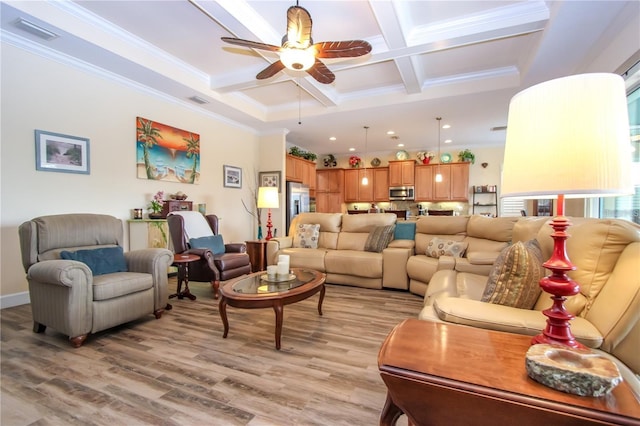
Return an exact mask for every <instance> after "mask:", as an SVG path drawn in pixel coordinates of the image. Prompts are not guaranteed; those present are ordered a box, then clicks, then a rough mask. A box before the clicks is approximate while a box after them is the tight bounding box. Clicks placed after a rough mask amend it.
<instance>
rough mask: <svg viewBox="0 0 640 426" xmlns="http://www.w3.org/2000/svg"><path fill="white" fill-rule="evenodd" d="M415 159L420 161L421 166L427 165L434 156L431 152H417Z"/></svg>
mask: <svg viewBox="0 0 640 426" xmlns="http://www.w3.org/2000/svg"><path fill="white" fill-rule="evenodd" d="M416 157H418V160H420V161H422V164H429V163H430V162H431V160H433V158H434V157H435V154H434V153H433V152H431V151H418V153H417V154H416Z"/></svg>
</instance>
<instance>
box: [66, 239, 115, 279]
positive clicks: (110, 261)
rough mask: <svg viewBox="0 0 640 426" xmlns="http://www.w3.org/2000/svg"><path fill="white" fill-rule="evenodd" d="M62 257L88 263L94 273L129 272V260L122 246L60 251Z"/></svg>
mask: <svg viewBox="0 0 640 426" xmlns="http://www.w3.org/2000/svg"><path fill="white" fill-rule="evenodd" d="M60 257H61V258H62V259H67V260H77V261H78V262H82V263H84V264H86V265H87V266H88V267H89V269H91V272H92V273H93V275H104V274H112V273H114V272H127V262H126V260H125V258H124V251H123V250H122V247H119V246H117V247H102V248H97V249H92V250H78V251H68V250H63V251H61V252H60Z"/></svg>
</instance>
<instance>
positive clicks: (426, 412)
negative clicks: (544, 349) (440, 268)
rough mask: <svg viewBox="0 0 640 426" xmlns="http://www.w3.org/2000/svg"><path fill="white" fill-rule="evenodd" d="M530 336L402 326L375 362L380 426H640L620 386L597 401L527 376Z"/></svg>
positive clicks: (639, 414) (637, 409)
mask: <svg viewBox="0 0 640 426" xmlns="http://www.w3.org/2000/svg"><path fill="white" fill-rule="evenodd" d="M530 345H531V336H523V335H518V334H511V333H503V332H498V331H491V330H484V329H480V328H474V327H466V326H461V325H455V324H441V323H433V322H429V321H420V320H417V319H408V320H405V321H404V322H402V323H400V324H399V325H398V326H396V328H395V329H394V330H393V331H392V332H391V333H390V334H389V336H387V338H386V340H385V342H384V343H383V345H382V348H381V349H380V353H379V355H378V367H379V369H380V375H381V376H382V379H383V380H384V382H385V384H386V385H387V390H388V392H387V401H386V403H385V406H384V408H383V411H382V414H381V416H380V424H381V425H393V424H395V423H396V421H397V419H398V417H400V415H402V414H403V413H404V414H406V415H407V417H408V419H409V424H414V425H447V426H454V425H470V424H472V425H474V426H477V425H480V426H482V425H492V426H493V425H507V424H517V425H518V426H528V425H536V426H539V425H554V426H558V425H575V426H577V425H595V424H598V425H602V424H618V425H640V402H639V401H638V399H636V396H634V394H633V393H632V390H631V388H630V387H629V385H628V384H627V383H626V382H622V383H621V384H620V385H618V386H617V387H616V388H615V389H613V391H612V392H611V393H610V394H609V395H606V396H603V397H584V396H577V395H572V394H568V393H564V392H560V391H557V390H554V389H551V388H549V387H546V386H544V385H542V384H540V383H538V382H536V381H534V380H532V379H531V378H529V376H527V372H526V369H525V353H526V352H527V350H528V349H529V347H530Z"/></svg>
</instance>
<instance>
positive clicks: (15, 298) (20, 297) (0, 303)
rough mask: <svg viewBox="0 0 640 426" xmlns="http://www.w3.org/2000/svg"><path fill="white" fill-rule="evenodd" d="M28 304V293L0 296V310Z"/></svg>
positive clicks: (29, 300)
mask: <svg viewBox="0 0 640 426" xmlns="http://www.w3.org/2000/svg"><path fill="white" fill-rule="evenodd" d="M29 303H31V299H29V292H28V291H23V292H22V293H14V294H7V295H5V296H0V309H5V308H12V307H14V306H20V305H28V304H29Z"/></svg>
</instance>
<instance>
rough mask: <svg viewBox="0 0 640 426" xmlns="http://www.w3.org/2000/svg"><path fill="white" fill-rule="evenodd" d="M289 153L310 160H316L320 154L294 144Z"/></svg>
mask: <svg viewBox="0 0 640 426" xmlns="http://www.w3.org/2000/svg"><path fill="white" fill-rule="evenodd" d="M289 154H290V155H293V156H294V157H300V158H304V159H305V160H309V161H316V158H318V156H317V155H316V154H314V153H313V152H310V151H305V150H303V149H300V148H298V147H297V146H292V147H291V148H289Z"/></svg>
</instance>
